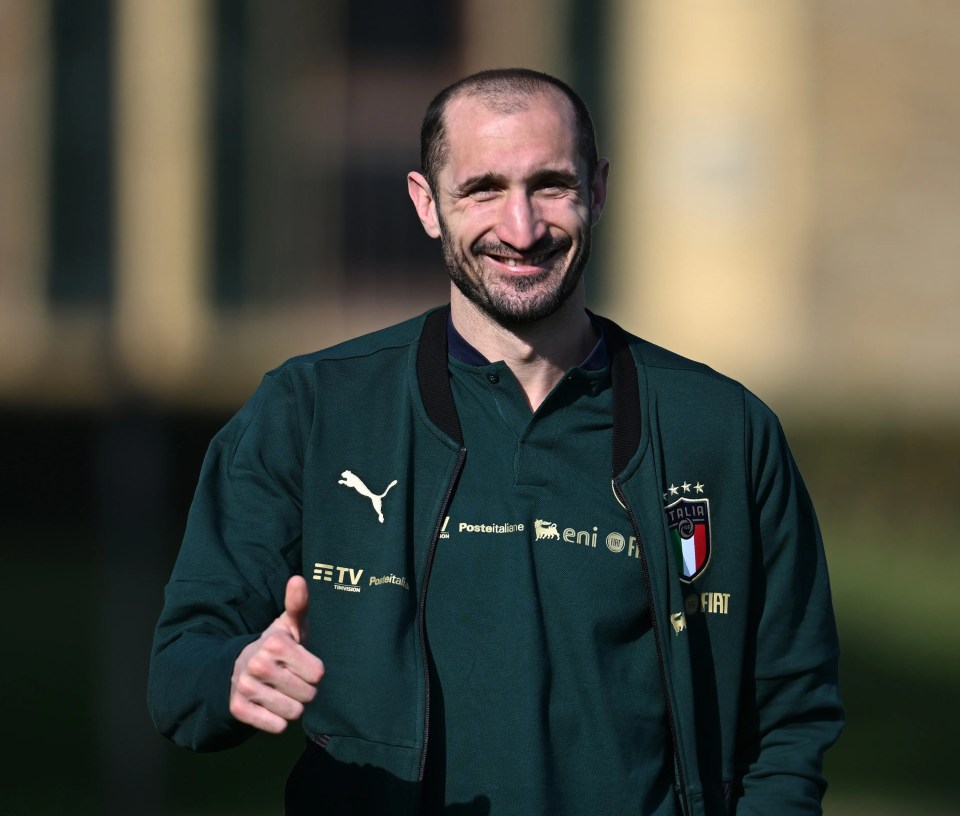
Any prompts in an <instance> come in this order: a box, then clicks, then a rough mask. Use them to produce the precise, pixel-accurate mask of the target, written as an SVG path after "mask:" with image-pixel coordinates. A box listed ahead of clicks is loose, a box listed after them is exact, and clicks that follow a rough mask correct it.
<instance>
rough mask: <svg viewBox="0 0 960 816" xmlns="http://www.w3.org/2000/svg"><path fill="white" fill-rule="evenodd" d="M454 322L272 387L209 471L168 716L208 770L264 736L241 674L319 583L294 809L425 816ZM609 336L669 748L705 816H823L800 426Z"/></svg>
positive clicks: (623, 463) (185, 579) (829, 616)
mask: <svg viewBox="0 0 960 816" xmlns="http://www.w3.org/2000/svg"><path fill="white" fill-rule="evenodd" d="M446 314H447V310H446V309H439V310H434V311H432V312H428V313H427V314H426V315H424V316H421V317H419V318H416V319H414V320H410V321H407V322H405V323H403V324H400V325H398V326H395V327H392V328H390V329H386V330H384V331H380V332H377V333H374V334H371V335H367V336H365V337H361V338H358V339H355V340H352V341H349V342H347V343H344V344H341V345H339V346H336V347H334V348H331V349H328V350H326V351H321V352H317V353H315V354H311V355H307V356H303V357H298V358H295V359H293V360H290V361H288V362H287V363H285V364H284V365H282V366H280V367H279V368H277V369H276V370H274V371H272V372H270V373H269V374H268V375H267V376H266V377H265V378H264V380H263V383H262V385H261V386H260V388H259V389H258V390H257V392H256V394H255V395H254V396H253V397H252V398H251V400H250V401H249V402H248V403H247V404H246V405H245V406H244V407H243V409H242V410H241V411H240V412H239V413H238V414H237V415H236V416H235V417H234V418H233V419H232V420H231V421H230V422H229V423H228V424H227V425H226V426H225V427H224V429H223V430H222V431H221V432H220V433H219V434H218V435H217V436H216V438H215V439H214V440H213V442H212V443H211V446H210V449H209V452H208V454H207V457H206V460H205V462H204V466H203V471H202V474H201V477H200V482H199V485H198V488H197V492H196V497H195V499H194V503H193V506H192V508H191V511H190V516H189V521H188V524H187V530H186V534H185V537H184V541H183V546H182V549H181V552H180V555H179V557H178V560H177V563H176V566H175V568H174V571H173V575H172V578H171V580H170V583H169V584H168V586H167V588H166V596H165V605H164V608H163V611H162V613H161V616H160V620H159V622H158V625H157V630H156V636H155V641H154V646H153V654H152V660H151V668H150V684H149V705H150V710H151V713H152V716H153V719H154V722H155V723H156V726H157V728H158V729H159V730H160V731H161V732H162V733H163V734H165V735H167V736H168V737H170V738H171V739H172V740H174V741H175V742H176V743H178V744H181V745H184V746H187V747H190V748H192V749H195V750H200V751H203V750H215V749H220V748H225V747H229V746H232V745H235V744H237V743H239V742H241V741H243V740H244V739H246V738H247V737H249V736H250V735H251V733H252V730H251V729H249V728H248V727H246V726H243V725H241V724H239V723H237V722H236V721H235V720H233V719H232V717H231V715H230V714H229V711H228V707H227V701H228V691H229V683H230V675H231V671H232V667H233V662H234V660H235V658H236V656H237V654H238V653H239V652H240V650H241V649H242V648H243V647H244V646H245V645H246V644H247V643H249V642H250V641H252V640H253V639H255V638H256V637H257V636H258V635H259V633H260V632H261V631H262V630H263V629H264V628H265V627H266V626H267V625H269V624H270V622H271V621H273V620H274V619H275V618H276V617H277V616H278V615H279V614H280V612H281V611H282V608H283V593H284V587H285V584H286V580H287V578H288V577H289V576H290V575H291V574H294V573H302V574H303V575H305V576H307V578H308V579H312V580H310V581H309V585H310V607H309V626H310V635H309V643H308V645H309V648H310V649H311V651H313V652H314V653H316V654H317V655H318V656H319V657H321V659H323V660H324V662H325V663H326V665H327V674H326V676H325V677H324V679H323V680H322V681H321V683H320V687H319V693H318V695H317V698H316V699H315V700H314V702H313V703H312V704H311V705H310V706H309V707H308V709H307V712H306V714H305V716H304V718H303V728H304V730H305V732H306V735H307V738H308V740H309V741H311V743H312V744H313V746H314V748H313V749H312V751H311V752H309V753H310V755H311V756H310V758H308V759H305V760H304V762H309V764H308V765H305V766H304V767H303V768H301V769H300V770H299V771H295V772H294V774H293V776H292V777H291V784H293V785H294V788H296V790H294V791H293V792H292V793H291V792H290V790H288V796H292V797H293V798H294V799H297V798H298V797H299V799H300V800H302V799H303V798H305V797H307V798H309V797H311V796H313V795H314V794H309V793H307V794H305V793H304V791H318V792H323V791H326V792H327V793H329V792H330V791H333V790H334V789H336V790H338V791H341V792H343V796H344V800H343V801H344V802H353V803H354V804H356V803H358V802H363V803H365V807H366V809H367V810H368V811H372V812H384V813H415V812H416V809H417V803H418V801H419V799H418V794H419V791H418V782H419V780H421V779H422V774H423V770H424V765H425V759H426V751H427V744H428V741H429V728H430V710H429V702H430V695H429V674H428V669H427V651H426V646H425V642H426V641H425V632H424V602H425V598H426V594H427V592H428V586H429V577H430V565H431V561H432V556H433V552H434V550H435V548H436V547H437V546H443V542H442V540H441V528H442V526H443V523H444V519H445V517H446V513H447V507H448V504H449V501H450V497H451V495H452V494H453V492H454V491H455V490H456V484H457V478H458V474H459V473H460V471H461V469H462V468H463V466H464V463H465V461H468V460H469V456H470V454H469V451H467V450H465V449H464V447H463V445H462V442H461V441H460V440H461V435H460V428H459V422H458V419H457V414H456V410H455V407H454V404H453V400H452V396H451V392H450V386H449V379H448V369H447V351H446ZM603 323H604V331H605V335H606V338H607V345H608V350H609V352H610V356H611V365H612V367H613V384H614V385H613V387H614V405H615V409H614V444H613V450H612V451H609V452H608V451H600V452H598V455H604V456H610V461H611V471H610V472H611V487H612V490H613V491H614V493H615V494H616V495H617V497H618V499H619V500H620V501H621V503H622V504H623V505H624V506H625V507H626V509H627V511H628V513H629V515H630V517H631V520H632V522H633V526H634V533H635V535H636V537H637V539H638V541H639V542H640V546H641V548H642V550H641V552H642V560H643V575H644V581H645V583H646V585H647V586H646V591H647V593H648V596H649V598H650V599H651V608H652V617H653V627H654V631H655V635H656V644H657V651H658V656H659V660H660V666H661V675H662V687H663V693H664V701H665V705H666V709H667V713H668V720H669V724H670V734H671V744H670V745H667V746H663V750H666V751H668V752H670V753H671V754H672V755H673V757H674V761H675V767H676V780H677V789H678V795H679V798H680V801H681V803H682V807H683V808H684V812H685V813H688V814H725V813H738V814H748V813H749V814H765V816H766V815H768V814H771V813H776V814H782V815H784V816H787V815H788V814H800V813H804V814H808V813H819V812H820V800H821V797H822V794H823V791H824V789H825V782H824V780H823V777H822V774H821V764H822V756H823V752H824V751H825V750H826V749H827V748H828V747H829V746H830V745H831V744H832V743H833V742H834V741H835V740H836V738H837V737H838V735H839V733H840V730H841V727H842V721H843V712H842V708H841V703H840V699H839V694H838V686H837V660H838V645H837V636H836V627H835V623H834V618H833V611H832V605H831V599H830V590H829V584H828V578H827V568H826V564H825V561H824V555H823V547H822V544H821V540H820V533H819V530H818V526H817V521H816V518H815V515H814V511H813V508H812V506H811V502H810V499H809V497H808V495H807V492H806V489H805V487H804V485H803V482H802V480H801V478H800V475H799V473H798V471H797V469H796V466H795V465H794V462H793V459H792V457H791V455H790V452H789V450H788V447H787V444H786V441H785V440H784V436H783V433H782V431H781V428H780V425H779V423H778V421H777V419H776V417H775V416H774V415H773V414H772V413H771V412H770V411H769V409H767V408H766V406H764V405H763V404H762V403H761V402H760V401H759V400H757V399H756V398H755V397H754V396H753V395H751V394H750V393H749V392H748V391H746V390H745V389H744V388H743V387H742V386H740V385H739V384H737V383H736V382H733V381H732V380H730V379H727V378H725V377H722V376H720V375H718V374H717V373H716V372H714V371H712V370H710V369H709V368H707V367H705V366H703V365H700V364H697V363H693V362H691V361H689V360H685V359H683V358H681V357H678V356H676V355H674V354H672V353H670V352H668V351H665V350H664V349H661V348H658V347H656V346H654V345H651V344H650V343H647V342H645V341H642V340H640V339H638V338H635V337H632V336H630V335H627V334H626V333H624V332H622V330H620V329H619V328H617V327H616V326H615V325H614V324H612V323H610V322H608V321H603ZM345 470H351V471H355V472H356V473H358V474H365V473H391V474H396V475H397V484H396V485H394V486H393V487H392V489H391V491H390V493H389V499H384V501H385V502H389V507H390V512H389V513H385V514H384V516H385V518H384V521H383V522H380V521H379V520H378V518H377V515H376V514H375V513H374V512H372V511H371V508H370V505H369V504H367V506H366V507H365V508H363V509H364V512H358V500H360V501H365V500H363V499H362V498H358V495H357V493H356V492H354V491H353V490H349V489H345V488H344V487H343V486H342V485H339V484H338V482H339V480H340V479H341V476H342V474H343V472H344V471H345ZM688 474H696V478H697V479H702V480H703V482H704V483H705V484H706V485H707V487H708V488H709V490H708V491H707V495H708V496H709V525H710V529H709V536H710V559H709V564H708V565H707V566H706V568H705V569H704V570H703V571H702V574H701V575H699V576H698V577H696V578H695V579H694V580H693V581H692V582H689V581H686V580H681V576H680V573H679V570H678V567H677V562H676V559H675V556H674V549H673V547H674V542H673V537H672V534H671V530H670V529H669V524H668V520H667V515H666V513H665V509H664V508H665V506H667V505H668V504H670V503H671V502H673V501H675V500H676V496H680V495H681V489H680V484H681V482H682V481H683V480H685V479H687V478H688ZM385 486H386V485H378V486H377V487H376V490H377V491H378V492H380V491H382V490H383V488H384V487H385ZM373 487H374V486H373V485H371V488H373ZM686 489H687V490H688V491H689V490H690V488H689V487H688V488H686ZM371 579H376V580H377V581H382V580H383V579H386V582H385V583H377V584H374V583H373V582H372V581H371ZM618 691H624V690H615V689H611V693H616V692H618ZM298 786H299V787H298ZM298 791H299V793H298ZM316 795H323V794H316ZM381 800H382V801H381ZM330 802H331V803H332V802H333V800H330ZM386 803H389V805H387V804H386ZM317 804H318V808H317V812H331V813H340V812H344V811H343V808H342V807H339V806H337V805H334V804H331V805H330V806H329V807H321V806H320V805H321V802H320V801H318V802H317ZM291 807H292V806H291ZM357 807H358V809H357V812H364V811H363V809H361V808H360V807H359V806H357ZM598 812H602V811H598Z"/></svg>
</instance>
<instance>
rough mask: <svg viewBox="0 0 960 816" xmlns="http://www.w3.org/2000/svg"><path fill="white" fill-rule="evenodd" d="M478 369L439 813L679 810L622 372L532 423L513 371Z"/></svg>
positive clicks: (456, 513) (602, 375) (447, 555)
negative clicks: (630, 468)
mask: <svg viewBox="0 0 960 816" xmlns="http://www.w3.org/2000/svg"><path fill="white" fill-rule="evenodd" d="M473 362H475V363H477V364H469V363H465V362H462V361H460V360H457V359H453V358H451V361H450V371H451V380H452V387H453V394H454V399H455V400H456V404H457V411H458V413H459V416H460V422H461V425H462V427H463V433H464V441H465V445H466V448H467V458H466V464H465V467H464V470H463V473H462V475H461V478H460V481H459V483H458V485H457V488H456V493H455V495H454V498H453V502H452V504H451V507H450V515H449V518H448V519H447V520H446V523H445V525H444V530H443V532H442V534H441V538H440V541H439V542H438V545H437V549H436V553H435V559H434V563H433V569H432V572H431V576H430V585H429V590H428V597H427V608H426V623H427V637H428V642H429V647H430V654H431V658H432V665H431V696H430V700H431V714H430V720H429V740H430V743H429V744H430V754H429V762H428V768H427V776H426V783H425V797H426V801H427V803H428V805H429V807H428V810H429V812H435V811H436V810H439V809H440V807H441V806H445V807H453V806H456V807H458V808H460V809H458V810H456V812H463V813H490V814H496V816H506V815H507V814H517V816H531V815H532V814H606V815H608V816H614V815H615V814H627V813H630V814H647V815H649V814H656V815H657V816H662V814H670V815H671V816H673V814H675V813H676V809H675V804H674V793H673V785H672V776H673V771H672V762H671V760H670V759H669V757H670V751H669V737H668V735H667V727H666V721H665V710H664V703H663V692H662V690H661V685H660V675H659V670H658V667H657V662H656V654H655V647H654V641H653V633H652V631H651V628H650V616H649V609H648V604H647V599H646V593H645V591H644V585H643V578H642V573H641V569H642V568H641V563H640V559H639V552H638V549H637V542H636V541H635V540H634V538H633V534H632V532H631V527H630V522H629V519H628V517H627V514H626V512H625V511H624V509H623V508H622V507H621V506H620V505H619V503H618V502H617V500H616V497H615V496H614V494H613V491H612V487H611V464H610V462H611V453H610V451H611V445H612V392H611V384H610V371H609V367H608V366H604V367H603V368H602V369H600V370H585V369H583V368H575V369H571V370H570V371H569V372H568V373H567V375H566V376H565V377H564V379H563V380H561V382H560V383H558V385H557V386H556V388H555V389H554V390H553V392H552V393H551V394H550V395H549V396H548V398H547V399H546V400H545V401H544V403H543V404H542V405H541V406H540V408H539V409H538V410H537V412H536V413H531V411H530V408H529V406H528V404H527V401H526V398H525V396H524V394H523V392H522V390H521V388H520V386H519V384H518V383H517V381H516V380H515V378H514V377H513V375H512V373H511V372H510V370H509V369H508V368H507V366H506V365H505V364H504V363H502V362H498V363H492V364H490V363H484V362H483V361H478V360H476V359H475V360H473ZM471 806H472V807H471Z"/></svg>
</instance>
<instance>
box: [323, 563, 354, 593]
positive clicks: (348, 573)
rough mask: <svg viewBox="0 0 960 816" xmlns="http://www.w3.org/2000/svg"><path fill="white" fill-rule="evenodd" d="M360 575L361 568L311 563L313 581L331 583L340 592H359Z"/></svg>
mask: <svg viewBox="0 0 960 816" xmlns="http://www.w3.org/2000/svg"><path fill="white" fill-rule="evenodd" d="M362 577H363V570H362V569H354V568H353V567H340V566H334V565H333V564H321V563H319V562H317V563H315V564H314V565H313V580H314V581H324V582H326V583H330V584H333V588H334V589H339V590H341V591H342V592H359V591H360V579H361V578H362Z"/></svg>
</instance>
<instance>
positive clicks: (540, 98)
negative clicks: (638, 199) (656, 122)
mask: <svg viewBox="0 0 960 816" xmlns="http://www.w3.org/2000/svg"><path fill="white" fill-rule="evenodd" d="M506 101H507V102H510V103H511V105H510V106H509V108H508V107H506V106H503V105H499V106H497V105H495V106H494V107H490V106H489V105H488V104H487V103H485V102H484V101H483V99H482V98H480V97H462V98H459V99H454V100H453V101H452V102H450V103H449V105H448V108H447V111H446V114H445V122H446V133H447V145H448V151H447V158H446V162H445V163H444V165H443V167H442V168H441V169H440V171H439V173H438V174H437V184H436V186H437V190H435V191H433V208H434V210H435V222H436V223H435V228H434V232H433V233H431V234H434V233H436V234H438V235H439V237H440V239H441V242H442V246H443V257H444V262H445V263H446V266H447V270H448V272H449V274H450V278H451V280H452V281H453V283H454V284H455V285H456V287H457V289H458V290H459V291H460V292H461V293H462V294H463V295H464V296H465V297H466V298H467V299H469V300H470V301H471V302H472V303H474V304H475V305H476V306H478V307H479V308H480V309H482V310H483V311H485V312H486V313H487V314H489V315H490V316H491V317H493V318H494V319H495V320H497V321H498V322H500V323H502V324H511V323H525V322H530V321H535V320H540V319H542V318H544V317H547V316H549V315H551V314H553V313H554V312H555V311H556V310H557V309H558V308H559V307H560V306H561V305H562V304H563V303H564V302H565V301H566V300H567V298H568V297H569V296H570V294H571V293H572V292H573V291H575V290H576V289H577V287H578V286H579V285H580V282H581V278H582V274H583V269H584V266H585V265H586V263H587V259H588V257H589V255H590V235H591V229H592V225H593V223H594V222H595V221H596V220H597V218H599V215H600V210H601V209H602V206H603V198H604V193H605V190H604V182H605V172H606V165H605V164H604V165H603V166H602V168H601V171H600V172H598V173H597V174H596V177H595V180H594V183H593V184H591V183H590V182H591V180H589V179H588V178H587V177H586V164H585V162H584V160H583V159H582V158H581V157H580V155H579V152H578V149H577V148H578V144H577V130H576V126H575V121H574V113H573V109H572V107H571V105H570V104H569V102H568V101H567V100H566V99H565V98H564V97H563V96H562V95H561V94H559V93H558V92H553V91H545V92H544V93H542V94H538V95H535V96H523V97H517V98H510V99H508V100H506ZM415 201H416V199H415ZM418 211H420V206H418ZM421 218H423V212H421ZM424 225H425V227H427V231H428V232H431V228H430V225H429V224H428V221H427V220H424Z"/></svg>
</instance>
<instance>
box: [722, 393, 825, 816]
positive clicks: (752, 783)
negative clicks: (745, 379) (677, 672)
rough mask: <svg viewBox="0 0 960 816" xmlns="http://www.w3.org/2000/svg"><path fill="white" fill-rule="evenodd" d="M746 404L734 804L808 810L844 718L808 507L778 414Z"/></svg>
mask: <svg viewBox="0 0 960 816" xmlns="http://www.w3.org/2000/svg"><path fill="white" fill-rule="evenodd" d="M747 408H748V410H747V418H748V419H747V428H746V431H747V433H746V436H745V438H746V439H747V440H748V442H747V444H748V446H749V448H748V450H747V452H746V456H747V465H748V471H749V472H750V473H751V475H752V482H753V484H752V487H753V493H754V496H755V502H756V505H755V507H754V518H755V522H754V525H755V530H754V537H755V540H758V541H759V542H760V549H759V552H757V553H756V564H755V566H756V576H757V577H756V580H755V584H754V590H755V594H754V604H755V606H754V625H755V627H756V628H755V641H754V643H753V649H752V650H751V651H752V657H753V659H754V667H753V673H752V678H753V682H752V683H748V684H747V688H746V690H745V694H746V696H747V698H748V699H746V700H744V703H745V705H744V710H745V712H747V713H746V716H745V718H744V722H743V723H742V729H741V740H740V746H739V747H740V751H739V755H740V757H741V763H742V766H741V768H742V771H743V777H742V780H743V786H742V791H741V798H740V799H739V801H738V804H737V808H736V813H737V814H742V815H743V816H746V814H757V815H758V816H759V814H770V813H777V814H781V816H789V815H790V814H817V813H821V800H822V798H823V794H824V791H825V790H826V781H825V779H824V777H823V773H822V768H823V755H824V752H825V751H826V750H827V749H828V748H829V747H830V746H831V745H832V744H833V743H834V742H835V741H836V740H837V738H838V737H839V735H840V731H841V729H842V726H843V717H844V714H843V708H842V704H841V701H840V695H839V684H838V658H839V644H838V639H837V630H836V623H835V621H834V614H833V605H832V601H831V595H830V586H829V579H828V575H827V565H826V560H825V557H824V551H823V543H822V540H821V536H820V529H819V525H818V522H817V518H816V514H815V512H814V509H813V505H812V502H811V500H810V496H809V495H808V493H807V490H806V487H805V486H804V483H803V480H802V478H801V476H800V473H799V471H798V469H797V466H796V464H795V462H794V459H793V456H792V454H791V452H790V450H789V448H788V445H787V442H786V439H785V438H784V435H783V431H782V429H781V427H780V423H779V422H778V421H777V419H776V417H774V416H773V414H772V413H771V412H770V411H769V410H768V409H767V408H766V407H765V406H763V405H762V403H760V402H759V401H758V400H756V399H755V398H753V397H751V396H749V395H748V406H747ZM748 659H749V658H748ZM747 674H748V676H749V674H750V672H749V669H748V672H747Z"/></svg>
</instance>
